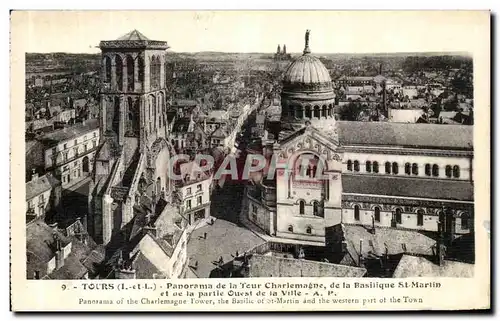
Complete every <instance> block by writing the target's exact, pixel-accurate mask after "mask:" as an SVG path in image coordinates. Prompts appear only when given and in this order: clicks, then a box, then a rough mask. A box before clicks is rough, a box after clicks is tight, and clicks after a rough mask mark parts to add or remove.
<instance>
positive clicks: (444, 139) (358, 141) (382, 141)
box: [337, 121, 473, 150]
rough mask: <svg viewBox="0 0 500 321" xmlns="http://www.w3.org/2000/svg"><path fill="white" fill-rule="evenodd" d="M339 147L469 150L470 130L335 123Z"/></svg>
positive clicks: (378, 123)
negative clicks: (365, 146)
mask: <svg viewBox="0 0 500 321" xmlns="http://www.w3.org/2000/svg"><path fill="white" fill-rule="evenodd" d="M337 124H338V129H339V139H340V143H341V144H342V145H371V146H401V147H423V148H442V149H468V150H472V146H473V127H472V126H464V125H449V126H443V125H439V124H409V123H389V122H354V121H338V122H337Z"/></svg>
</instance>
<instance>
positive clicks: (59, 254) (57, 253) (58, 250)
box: [53, 232, 64, 270]
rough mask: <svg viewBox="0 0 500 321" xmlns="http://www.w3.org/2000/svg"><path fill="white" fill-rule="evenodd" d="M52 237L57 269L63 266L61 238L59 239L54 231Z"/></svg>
mask: <svg viewBox="0 0 500 321" xmlns="http://www.w3.org/2000/svg"><path fill="white" fill-rule="evenodd" d="M53 237H54V251H55V257H56V268H55V269H56V270H57V269H60V268H61V267H63V266H64V252H63V249H62V244H61V240H60V239H59V235H57V234H56V232H54V233H53Z"/></svg>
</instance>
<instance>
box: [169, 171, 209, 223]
mask: <svg viewBox="0 0 500 321" xmlns="http://www.w3.org/2000/svg"><path fill="white" fill-rule="evenodd" d="M179 169H180V171H179V175H180V177H181V179H179V180H176V181H175V185H176V188H177V189H176V195H177V198H178V201H179V204H182V206H181V214H182V215H183V216H184V217H185V218H187V221H188V223H189V224H190V225H191V226H192V227H195V226H197V224H198V223H199V221H200V220H205V219H208V218H209V217H210V192H211V189H212V177H213V175H212V173H211V172H203V171H201V170H199V167H198V165H197V164H196V163H195V162H187V163H182V164H180V166H179Z"/></svg>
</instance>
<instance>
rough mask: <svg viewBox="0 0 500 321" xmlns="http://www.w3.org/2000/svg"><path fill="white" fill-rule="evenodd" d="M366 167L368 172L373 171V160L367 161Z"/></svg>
mask: <svg viewBox="0 0 500 321" xmlns="http://www.w3.org/2000/svg"><path fill="white" fill-rule="evenodd" d="M365 167H366V172H367V173H371V172H372V162H370V161H366V164H365Z"/></svg>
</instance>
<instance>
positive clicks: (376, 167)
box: [373, 162, 378, 173]
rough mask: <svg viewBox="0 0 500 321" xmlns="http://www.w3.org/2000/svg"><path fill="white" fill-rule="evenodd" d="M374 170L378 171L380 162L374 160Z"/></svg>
mask: <svg viewBox="0 0 500 321" xmlns="http://www.w3.org/2000/svg"><path fill="white" fill-rule="evenodd" d="M373 172H374V173H378V162H373Z"/></svg>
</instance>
